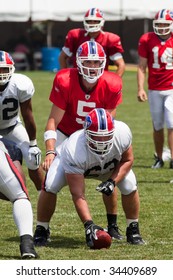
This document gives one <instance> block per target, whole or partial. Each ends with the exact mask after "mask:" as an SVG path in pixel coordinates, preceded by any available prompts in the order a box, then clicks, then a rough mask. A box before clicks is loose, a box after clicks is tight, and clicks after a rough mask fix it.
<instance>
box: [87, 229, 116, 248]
mask: <svg viewBox="0 0 173 280" xmlns="http://www.w3.org/2000/svg"><path fill="white" fill-rule="evenodd" d="M96 236H97V239H93V243H94V246H93V247H92V249H94V250H99V249H108V248H110V246H111V243H112V238H111V237H110V235H109V234H108V233H107V232H106V231H104V230H97V232H96Z"/></svg>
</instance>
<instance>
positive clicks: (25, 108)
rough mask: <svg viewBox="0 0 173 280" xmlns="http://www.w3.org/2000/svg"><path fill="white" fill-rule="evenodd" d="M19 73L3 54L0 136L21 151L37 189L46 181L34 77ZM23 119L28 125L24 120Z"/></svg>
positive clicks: (8, 55) (0, 71) (1, 61)
mask: <svg viewBox="0 0 173 280" xmlns="http://www.w3.org/2000/svg"><path fill="white" fill-rule="evenodd" d="M14 72H15V65H14V61H13V58H12V57H11V55H10V54H9V53H7V52H5V51H0V116H1V117H0V134H1V135H2V136H3V137H4V138H6V139H10V140H12V141H14V142H15V143H16V144H17V145H18V147H19V148H20V149H21V151H22V154H23V157H24V160H25V162H26V165H27V167H28V171H29V176H30V178H31V180H32V181H33V182H34V184H35V187H36V189H37V190H40V189H41V185H42V182H43V179H44V176H43V175H44V174H43V171H42V167H41V165H40V163H41V151H40V149H39V148H38V146H37V140H36V124H35V121H34V116H33V112H32V100H31V99H32V97H33V95H34V91H35V89H34V85H33V83H32V81H31V79H30V78H28V77H27V76H26V75H23V74H17V73H14ZM20 114H21V116H22V119H23V122H24V125H23V124H22V122H21V120H20Z"/></svg>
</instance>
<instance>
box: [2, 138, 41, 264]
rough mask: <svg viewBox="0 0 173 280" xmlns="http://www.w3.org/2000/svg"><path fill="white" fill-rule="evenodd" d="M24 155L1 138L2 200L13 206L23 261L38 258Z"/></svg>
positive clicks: (12, 143)
mask: <svg viewBox="0 0 173 280" xmlns="http://www.w3.org/2000/svg"><path fill="white" fill-rule="evenodd" d="M21 162H22V153H21V151H20V149H19V148H18V147H17V146H16V144H15V143H14V142H11V141H9V140H7V139H3V138H0V199H5V200H10V201H11V203H12V204H13V218H14V222H15V224H16V227H17V229H18V232H19V236H20V253H21V258H22V259H28V258H29V259H30V258H37V257H38V255H37V253H36V251H35V249H34V243H33V212H32V206H31V203H30V200H29V197H28V191H27V189H26V185H25V183H24V178H23V176H24V173H23V171H22V167H21Z"/></svg>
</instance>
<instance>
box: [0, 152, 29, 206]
mask: <svg viewBox="0 0 173 280" xmlns="http://www.w3.org/2000/svg"><path fill="white" fill-rule="evenodd" d="M0 192H1V193H3V194H4V195H5V196H6V197H7V198H8V199H9V200H10V201H11V202H14V201H15V200H17V199H20V198H28V194H27V190H26V187H25V184H24V182H23V180H22V179H21V176H20V174H19V171H18V170H17V168H16V167H15V166H14V164H13V163H12V160H11V158H10V157H9V155H7V154H6V153H4V152H3V151H2V150H1V149H0Z"/></svg>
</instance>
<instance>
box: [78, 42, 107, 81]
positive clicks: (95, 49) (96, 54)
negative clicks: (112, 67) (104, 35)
mask: <svg viewBox="0 0 173 280" xmlns="http://www.w3.org/2000/svg"><path fill="white" fill-rule="evenodd" d="M87 60H88V61H92V60H93V61H99V62H100V66H99V67H97V68H89V67H86V66H84V65H83V63H84V61H87ZM76 63H77V66H78V70H79V74H81V75H82V76H83V78H84V79H85V80H87V82H88V83H95V82H96V81H97V80H98V79H99V78H100V77H101V75H103V72H104V68H105V65H106V54H105V52H104V49H103V47H102V46H101V45H100V44H99V43H97V42H95V41H86V42H84V43H83V44H82V45H80V46H79V48H78V49H77V53H76ZM93 70H95V71H96V73H95V74H94V76H93V73H92V72H93Z"/></svg>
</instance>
